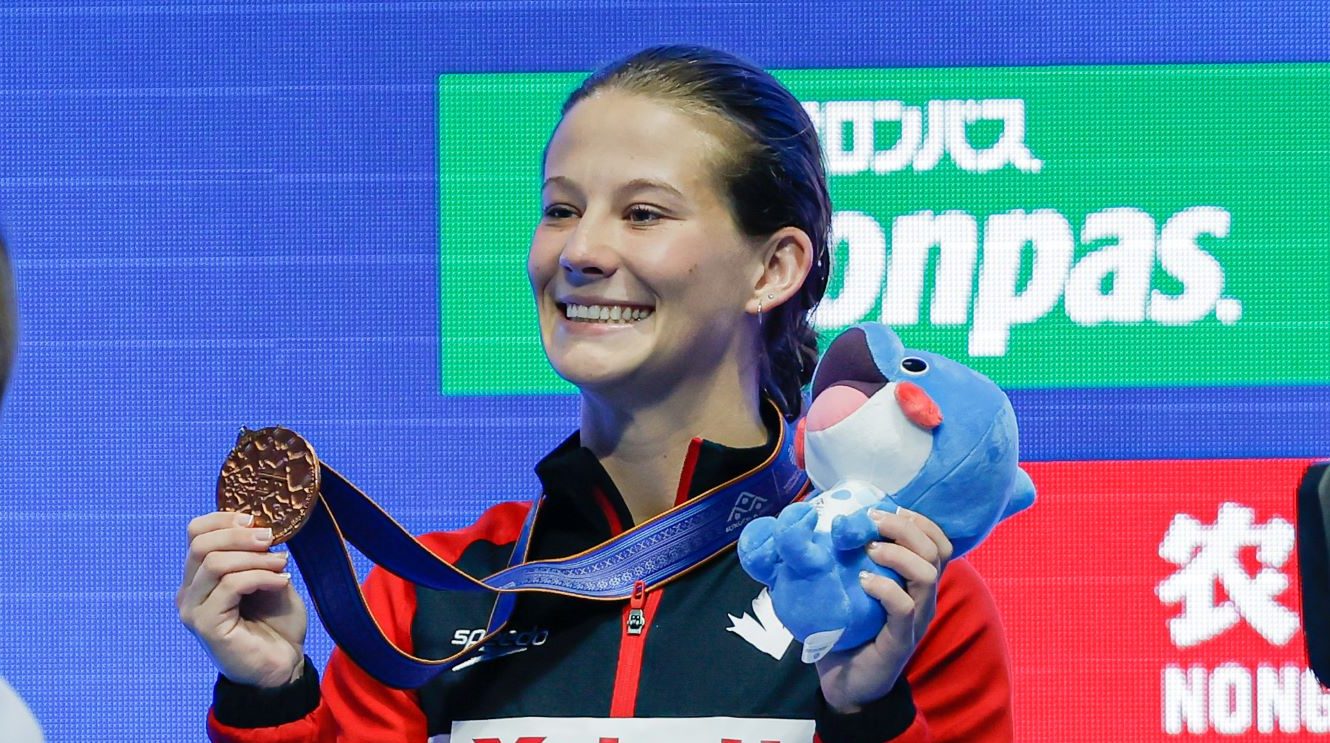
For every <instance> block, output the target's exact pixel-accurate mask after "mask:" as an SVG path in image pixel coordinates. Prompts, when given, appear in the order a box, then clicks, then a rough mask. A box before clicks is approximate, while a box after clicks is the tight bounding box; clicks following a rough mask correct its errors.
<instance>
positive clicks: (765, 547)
mask: <svg viewBox="0 0 1330 743" xmlns="http://www.w3.org/2000/svg"><path fill="white" fill-rule="evenodd" d="M775 530H776V517H775V516H763V517H762V518H759V519H753V520H752V521H751V522H749V523H748V525H747V526H745V527H744V530H743V532H741V533H740V534H739V544H738V553H739V564H740V565H742V566H743V569H744V571H745V572H747V573H748V574H749V575H750V576H752V577H753V580H756V581H758V582H759V583H762V584H763V585H767V586H770V585H771V584H772V583H773V582H774V581H775V579H776V565H777V560H778V556H777V554H776V542H775V541H774V540H773V539H772V538H771V535H772V533H773V532H774V531H775Z"/></svg>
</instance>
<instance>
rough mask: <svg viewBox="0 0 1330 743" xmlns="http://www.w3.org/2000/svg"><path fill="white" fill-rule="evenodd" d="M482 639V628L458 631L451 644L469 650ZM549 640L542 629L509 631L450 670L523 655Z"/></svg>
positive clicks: (491, 639) (483, 631)
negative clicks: (518, 654)
mask: <svg viewBox="0 0 1330 743" xmlns="http://www.w3.org/2000/svg"><path fill="white" fill-rule="evenodd" d="M484 637H485V629H484V628H483V627H481V628H479V629H459V630H457V631H456V632H454V633H453V640H452V644H453V645H459V646H461V647H464V648H469V647H471V646H472V645H475V644H476V643H478V642H480V641H481V640H482V639H483V638H484ZM549 639H550V631H549V630H548V629H545V628H543V627H532V628H531V629H527V630H515V629H510V630H508V631H507V632H501V633H499V634H497V635H495V636H494V637H492V638H490V640H489V641H488V642H486V643H485V644H484V645H481V646H480V648H479V649H477V650H476V655H474V656H472V657H470V658H468V659H466V660H464V661H462V662H461V663H458V664H457V665H455V666H453V669H452V670H454V671H460V670H462V669H463V668H468V667H470V666H474V665H476V664H477V663H484V662H486V661H491V660H494V659H496V658H502V657H503V656H505V655H516V654H517V653H524V652H526V651H527V650H529V649H531V648H534V647H540V646H541V645H544V644H545V642H546V641H547V640H549Z"/></svg>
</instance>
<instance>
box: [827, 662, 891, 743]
mask: <svg viewBox="0 0 1330 743" xmlns="http://www.w3.org/2000/svg"><path fill="white" fill-rule="evenodd" d="M914 715H915V709H914V696H913V695H911V694H910V682H908V681H906V680H905V674H903V673H902V674H901V675H900V678H899V679H897V680H896V685H895V686H893V687H891V691H889V692H887V695H886V696H885V697H882V698H881V699H878V700H877V701H875V702H870V703H869V704H866V705H864V706H863V707H862V708H860V710H859V711H858V712H853V713H850V714H843V713H841V712H837V711H836V710H834V709H832V708H831V705H829V704H827V700H826V698H825V697H823V696H822V692H821V690H819V691H818V693H817V717H816V721H817V735H818V738H820V739H821V740H822V743H882V742H883V741H887V740H891V739H892V738H895V737H896V736H898V735H900V734H901V733H903V732H905V731H906V729H907V728H909V727H910V724H911V723H913V722H914Z"/></svg>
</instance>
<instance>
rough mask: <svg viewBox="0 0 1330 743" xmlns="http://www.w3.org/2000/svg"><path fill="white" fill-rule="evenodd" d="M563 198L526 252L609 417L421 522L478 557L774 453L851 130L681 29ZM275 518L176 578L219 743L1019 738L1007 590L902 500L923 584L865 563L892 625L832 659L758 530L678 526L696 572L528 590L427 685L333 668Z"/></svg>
mask: <svg viewBox="0 0 1330 743" xmlns="http://www.w3.org/2000/svg"><path fill="white" fill-rule="evenodd" d="M541 198H542V203H543V208H542V211H541V215H540V221H539V223H538V225H537V226H536V229H535V232H534V236H533V237H532V240H531V248H530V253H529V257H528V262H527V273H528V277H529V279H530V282H531V287H532V290H533V294H534V299H535V303H536V307H537V313H538V317H539V332H540V337H541V340H542V342H543V344H544V348H545V352H546V354H547V356H548V357H549V361H550V363H551V364H552V365H553V367H554V369H555V370H556V371H557V372H558V373H559V374H560V375H561V376H563V377H564V378H565V379H567V380H568V381H570V382H571V383H572V384H574V385H576V386H577V388H578V389H579V391H580V393H581V426H580V429H579V430H578V431H577V432H575V433H573V434H572V435H571V436H570V437H569V438H568V439H567V440H566V441H565V442H564V443H563V444H562V445H560V446H559V447H558V448H556V449H555V450H554V451H553V452H552V453H550V454H549V455H548V456H547V457H546V458H545V459H543V460H542V461H541V462H540V463H539V464H538V465H537V468H536V471H537V474H538V475H539V476H540V478H541V481H542V485H543V486H544V497H543V498H541V499H540V500H539V501H538V502H537V503H535V504H531V503H504V504H500V505H498V506H495V507H494V508H492V509H490V511H488V512H486V514H485V515H484V516H482V517H481V519H480V521H479V522H477V523H476V524H475V525H474V526H472V527H471V528H469V529H466V530H463V531H460V532H451V533H438V534H431V535H427V536H426V537H424V538H423V539H422V541H423V542H424V543H425V544H426V545H428V546H429V547H430V548H431V549H433V550H434V552H435V553H436V554H438V555H439V556H440V557H443V558H445V559H448V560H450V561H453V562H455V563H457V564H458V565H460V566H462V567H463V568H464V569H466V570H467V571H469V572H471V573H473V574H475V575H482V574H489V573H492V572H495V571H497V570H499V569H502V568H503V567H505V566H507V565H509V564H512V563H513V562H515V561H521V560H522V559H523V558H525V559H526V560H528V561H529V560H539V559H547V558H561V557H566V556H569V555H574V554H578V553H583V552H586V551H589V550H595V549H600V548H601V547H602V546H603V545H605V544H606V543H607V542H609V541H610V540H612V539H614V538H616V537H619V536H620V535H625V534H632V533H635V531H636V527H638V526H644V525H648V524H659V523H662V520H661V519H659V518H658V517H660V516H661V515H662V514H667V513H668V514H671V515H677V514H678V513H680V512H682V510H683V509H687V508H689V507H691V506H692V505H693V504H696V503H699V502H703V501H705V499H707V498H708V497H710V496H711V495H712V494H713V493H714V492H716V491H717V490H719V489H721V486H722V485H723V484H725V483H728V482H732V481H735V480H738V479H739V478H741V477H751V476H761V477H766V475H767V473H772V474H774V472H775V470H774V469H771V468H772V467H773V464H772V463H773V462H774V461H776V460H778V459H781V458H782V451H783V447H784V440H785V431H786V425H785V424H786V421H787V420H789V421H792V420H794V419H795V418H797V417H798V416H799V414H800V412H801V408H802V387H803V386H804V385H805V384H807V383H808V381H809V379H810V378H811V376H812V371H813V366H814V363H815V361H816V353H817V345H816V336H815V334H814V333H813V331H812V329H811V327H810V326H809V320H808V314H809V311H810V310H811V309H812V308H813V306H814V305H815V304H816V303H817V302H818V300H819V299H820V298H821V297H822V294H823V292H824V291H825V289H826V285H827V276H828V272H829V269H830V266H829V256H828V245H827V242H828V229H829V224H830V215H831V206H830V200H829V198H828V194H827V186H826V178H825V175H824V172H823V167H822V154H821V149H820V147H819V144H818V140H817V136H816V133H815V129H814V127H813V124H812V122H811V121H809V119H808V116H807V114H806V113H805V112H804V110H803V108H802V107H801V106H800V104H799V102H798V101H797V100H795V98H794V97H793V96H792V95H791V94H790V93H789V91H788V90H786V89H785V88H784V87H782V86H781V85H780V84H779V83H778V82H777V81H776V80H775V79H773V78H772V77H771V76H770V75H769V74H767V73H766V72H764V71H762V70H761V69H759V68H757V67H754V66H753V65H751V64H749V63H747V62H745V61H743V60H741V59H738V58H736V57H734V56H732V55H729V54H725V53H722V52H718V51H714V50H710V49H705V48H699V47H683V46H670V47H654V48H650V49H647V50H644V51H642V52H639V53H637V54H634V55H632V56H630V57H628V58H626V59H623V60H620V61H618V62H615V63H613V64H611V65H609V66H607V67H606V68H604V69H602V70H600V71H599V72H597V73H595V74H594V75H592V76H591V77H589V78H588V79H587V80H586V81H585V82H584V84H583V85H582V86H581V87H580V88H578V89H577V90H576V91H575V92H574V93H573V94H572V95H571V96H570V97H569V99H568V101H567V102H566V104H565V106H564V108H563V118H562V120H561V122H560V123H559V125H558V127H557V128H556V129H555V131H554V133H553V135H552V136H551V138H550V141H549V144H548V147H547V148H546V155H545V161H544V180H543V183H542V195H541ZM767 479H772V480H774V479H776V478H767ZM779 487H786V488H787V489H788V488H789V485H788V483H787V484H786V485H783V486H778V488H779ZM744 495H745V496H749V495H750V494H749V493H747V492H745V493H744ZM789 495H794V493H792V492H791V493H790V494H789ZM754 499H760V497H759V496H752V497H751V498H749V501H752V500H754ZM744 502H745V501H740V503H741V504H742V503H744ZM750 505H751V503H750ZM756 508H757V506H752V509H753V510H755V509H756ZM533 509H534V510H535V513H533ZM727 510H728V507H727ZM735 510H736V511H739V510H741V509H740V507H739V506H736V507H735ZM733 518H734V515H733V513H731V517H730V519H729V520H733ZM528 521H529V523H531V524H533V525H532V526H530V527H529V531H527V529H528V527H525V526H524V522H528ZM726 523H728V521H726ZM248 527H249V524H248V523H244V522H242V520H241V519H240V518H238V517H237V515H236V514H233V513H214V514H209V515H206V516H202V517H199V518H198V519H195V520H194V522H192V523H191V525H190V537H191V546H190V553H189V557H188V558H187V561H186V568H185V578H184V581H183V583H182V586H181V590H180V593H179V594H178V597H177V604H178V607H179V610H180V614H181V617H182V620H183V621H184V622H185V624H186V625H187V626H188V627H189V628H190V629H191V630H192V631H193V632H194V633H195V634H196V635H197V636H198V637H199V639H200V640H201V641H202V643H203V644H204V646H205V648H206V649H207V651H208V652H209V654H210V655H211V656H212V658H213V660H214V662H215V663H216V665H217V666H218V668H219V669H220V670H221V672H222V677H221V678H220V679H219V681H218V684H217V687H216V692H215V704H214V707H213V711H212V715H211V717H210V723H209V732H210V735H211V736H212V738H213V739H214V740H226V741H312V740H317V741H333V740H410V741H425V740H435V741H447V740H453V741H460V740H467V741H471V740H502V741H508V740H526V739H535V740H550V741H556V740H577V741H583V740H623V741H625V742H626V741H629V740H632V741H665V740H668V741H677V740H688V741H717V740H726V739H733V740H780V741H786V742H793V741H803V742H805V743H808V742H811V741H814V740H819V741H823V742H824V743H832V742H833V741H846V742H855V743H857V742H858V741H884V740H901V741H923V740H967V741H974V740H1009V739H1010V737H1011V718H1010V712H1009V709H1010V698H1009V679H1008V668H1007V660H1006V654H1005V653H1006V651H1005V645H1004V640H1003V637H1002V632H1001V627H1000V625H999V623H998V620H997V616H996V611H995V609H994V607H993V605H992V602H991V600H990V599H989V597H988V594H987V591H986V589H985V588H984V586H983V583H982V581H981V580H980V579H979V578H978V576H977V575H976V574H975V573H974V572H973V571H972V570H971V569H970V568H969V567H968V566H967V565H966V564H965V563H964V562H963V561H958V562H956V563H955V564H952V565H950V566H947V562H948V558H949V557H950V554H951V545H950V543H949V542H948V541H947V539H946V537H945V536H943V535H942V533H941V531H940V530H939V529H938V528H937V527H936V525H934V524H932V523H931V522H929V521H928V520H926V519H923V518H922V517H918V516H911V517H907V516H904V515H896V514H891V515H883V518H882V520H881V521H880V524H879V531H880V535H881V540H882V541H881V542H880V543H878V544H876V545H875V546H874V548H873V549H871V550H870V552H869V555H870V558H871V559H872V560H874V561H875V562H877V563H878V564H880V565H883V566H885V567H889V568H891V569H892V570H894V571H896V572H897V573H898V574H900V575H901V576H903V577H904V578H905V580H906V585H905V586H904V587H902V586H900V585H898V584H897V583H895V582H894V581H891V580H887V579H883V578H877V577H871V578H867V579H865V580H864V582H863V588H864V590H865V591H866V592H867V594H868V595H869V596H871V597H873V598H874V599H876V600H878V601H881V602H882V604H883V605H884V607H885V608H886V610H887V612H888V614H889V615H890V617H891V619H890V621H889V622H888V624H887V626H886V627H885V628H884V629H883V631H882V633H881V634H880V635H879V636H878V637H877V638H876V640H875V641H874V642H871V643H869V644H867V645H864V646H863V647H861V648H859V649H857V650H854V651H849V652H845V653H839V654H832V655H830V656H827V657H826V658H825V659H823V660H822V661H819V662H818V664H817V666H816V667H810V666H808V665H804V664H803V663H801V662H800V660H799V658H798V653H788V652H786V651H787V650H788V649H789V646H790V645H791V642H792V640H791V636H790V634H789V632H788V631H787V630H786V629H785V628H784V627H782V626H781V625H780V623H779V621H778V620H776V618H775V617H774V615H773V614H772V613H771V610H770V599H769V598H768V596H767V594H766V592H765V591H764V590H763V589H762V588H761V586H759V585H758V584H756V583H755V582H754V581H753V580H752V579H750V578H749V577H748V576H747V575H746V574H745V573H744V572H743V571H742V569H740V567H739V565H738V561H737V560H736V559H735V557H734V554H733V551H732V550H730V549H724V550H722V551H720V552H718V553H711V554H697V553H696V552H697V550H695V549H694V548H693V547H691V546H690V545H689V544H685V543H667V544H654V545H651V549H657V550H660V557H661V559H678V558H677V557H675V556H676V555H679V554H682V555H684V556H685V558H686V559H687V560H689V561H690V562H688V563H687V564H685V565H684V566H683V567H684V569H683V570H681V572H679V573H677V574H676V575H673V576H671V577H670V578H667V579H664V580H661V581H659V582H657V583H648V582H646V580H645V579H641V578H637V574H636V573H634V574H633V576H632V578H631V579H636V580H637V582H636V584H635V585H634V586H633V589H634V590H633V592H632V596H631V598H630V599H628V600H627V601H618V602H608V601H600V602H597V601H589V600H587V599H584V598H578V597H575V596H570V595H564V594H562V593H560V594H552V593H525V594H522V595H520V597H518V599H517V601H516V605H515V608H514V609H513V612H512V615H511V619H510V620H509V622H508V624H507V625H505V627H511V628H512V629H510V630H505V631H504V632H502V633H500V634H498V635H496V636H495V637H494V638H491V640H489V641H488V642H485V643H484V644H483V645H482V646H481V647H480V648H479V649H478V651H477V652H476V654H474V655H473V656H471V658H470V659H469V660H468V661H467V662H466V663H463V664H459V665H457V666H455V667H454V668H453V670H452V671H450V672H447V673H443V674H440V675H439V676H437V677H436V678H435V679H434V680H433V681H431V682H430V683H429V684H428V685H426V686H424V687H422V688H421V689H419V690H418V691H413V692H406V691H399V690H396V689H391V688H388V687H386V686H384V685H383V684H381V683H379V682H377V681H375V680H374V679H372V678H370V677H369V676H368V675H366V674H365V673H364V672H363V671H362V670H360V669H359V668H358V667H356V666H355V665H354V664H353V663H352V662H351V661H349V660H348V659H347V657H346V656H345V655H344V654H342V653H341V652H340V651H338V652H335V653H334V654H333V657H332V659H331V661H330V662H329V667H328V670H327V673H326V677H325V679H324V682H323V684H322V687H320V685H319V682H318V675H317V673H316V672H315V669H314V665H313V663H312V662H310V661H309V659H307V658H304V659H302V656H303V641H304V631H305V621H306V619H305V610H304V607H303V605H302V604H301V602H300V601H299V599H298V598H297V596H296V594H295V592H294V591H293V590H292V589H291V586H290V582H289V576H287V575H286V574H285V573H282V572H281V571H282V570H283V567H284V560H282V559H281V558H280V557H278V556H276V555H272V554H269V553H268V551H267V550H268V547H269V545H270V542H271V534H270V533H267V532H266V531H265V530H257V529H252V528H248ZM637 533H641V532H637ZM647 533H650V532H647ZM661 533H665V532H661ZM519 535H522V536H523V538H522V539H519ZM676 541H678V540H676ZM887 542H891V543H893V544H887ZM522 543H525V544H526V545H527V547H526V552H525V554H521V553H517V554H515V551H516V550H517V545H518V544H522ZM690 550H691V551H690ZM944 567H946V568H947V571H946V577H945V578H943V579H942V580H941V581H939V576H940V575H941V574H942V570H943V568H944ZM667 584H668V585H667ZM939 585H941V586H942V590H941V591H940V592H939ZM365 594H366V596H367V598H368V601H369V603H370V607H371V609H372V610H373V612H374V614H375V616H376V619H377V620H378V623H379V625H380V627H381V628H382V629H383V631H384V632H385V633H386V634H387V635H388V636H389V638H390V639H391V640H393V641H394V642H395V643H396V644H397V645H398V646H399V647H401V648H402V649H403V650H405V651H407V652H410V653H413V654H415V655H417V656H419V657H423V658H441V657H446V656H449V655H452V654H455V653H456V652H458V651H459V650H460V649H464V648H466V647H468V646H471V645H473V644H475V643H476V642H477V640H478V639H479V638H483V637H485V636H486V635H487V634H488V633H487V632H486V631H485V630H483V629H478V628H485V627H487V626H488V625H489V622H490V619H491V617H492V610H493V608H494V607H493V605H492V602H491V601H490V600H489V599H488V598H487V597H486V596H484V595H476V594H465V595H458V594H443V593H439V592H435V591H431V590H426V589H423V588H417V587H415V586H413V585H411V584H410V583H408V582H406V581H404V580H402V579H401V578H398V577H396V576H393V575H391V574H389V573H387V572H385V571H383V570H380V569H376V570H375V571H374V572H373V573H372V574H371V575H370V577H369V579H368V580H367V581H366V586H365ZM750 611H751V612H753V614H755V615H756V616H757V620H756V621H754V620H753V619H752V618H751V617H750V616H749V614H748V612H750ZM739 617H742V620H741V619H739ZM935 617H936V619H935ZM727 620H728V622H727ZM535 638H540V641H539V642H537V641H536V640H535ZM716 658H724V661H725V662H724V663H716V662H715V661H714V659H716Z"/></svg>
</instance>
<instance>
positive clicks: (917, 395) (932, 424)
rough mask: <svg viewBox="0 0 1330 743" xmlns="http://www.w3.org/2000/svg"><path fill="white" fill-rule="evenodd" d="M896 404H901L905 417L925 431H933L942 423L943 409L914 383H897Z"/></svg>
mask: <svg viewBox="0 0 1330 743" xmlns="http://www.w3.org/2000/svg"><path fill="white" fill-rule="evenodd" d="M896 402H898V403H900V406H901V412H902V413H905V417H906V418H909V419H910V422H911V423H914V425H916V426H918V427H920V428H922V429H924V430H925V431H931V430H933V429H934V428H937V427H938V426H939V425H940V424H941V423H942V410H941V408H939V407H938V406H937V403H936V402H933V398H931V397H929V396H928V393H927V392H924V388H923V387H920V386H919V385H917V384H914V383H913V382H897V383H896Z"/></svg>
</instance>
